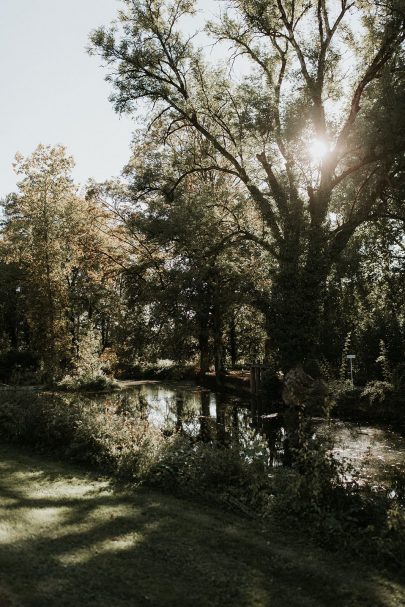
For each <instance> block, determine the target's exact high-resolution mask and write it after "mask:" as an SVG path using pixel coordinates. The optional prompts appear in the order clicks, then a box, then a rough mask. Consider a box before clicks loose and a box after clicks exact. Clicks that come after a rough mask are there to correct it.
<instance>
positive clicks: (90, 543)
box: [0, 446, 405, 607]
mask: <svg viewBox="0 0 405 607" xmlns="http://www.w3.org/2000/svg"><path fill="white" fill-rule="evenodd" d="M404 604H405V591H404V587H403V586H401V585H400V584H399V582H398V581H397V582H395V581H394V580H389V579H388V578H387V577H385V576H384V575H383V574H381V573H380V574H379V573H377V572H376V571H373V570H368V569H364V568H363V567H360V566H358V565H356V564H355V563H353V562H351V563H342V562H340V561H339V560H337V559H336V557H333V556H332V555H331V554H329V553H327V552H323V551H321V550H318V549H315V548H310V547H308V546H307V545H306V544H305V543H304V542H300V541H296V540H293V539H291V537H288V538H287V537H286V536H285V535H284V534H282V533H281V532H280V530H273V531H269V530H264V529H261V528H260V527H259V526H258V525H256V524H252V523H250V522H247V521H245V520H244V519H240V518H238V517H234V516H232V515H227V514H224V513H223V512H221V511H218V510H214V509H209V508H206V507H203V506H201V507H200V506H198V505H196V504H190V503H188V502H184V501H181V500H178V499H175V498H171V497H167V496H166V495H162V494H160V493H155V492H151V491H146V490H135V491H133V492H129V491H127V492H117V491H116V490H113V488H112V487H111V485H110V484H109V482H108V481H107V480H105V479H102V478H97V477H95V476H92V475H87V474H85V473H83V472H81V471H80V470H78V469H76V468H72V467H70V466H66V465H61V464H57V463H53V462H50V461H48V460H45V459H42V458H40V457H37V456H32V455H30V454H26V453H23V452H20V451H17V450H14V449H11V448H9V447H7V446H0V607H17V606H22V607H64V606H72V607H73V606H74V607H84V606H86V607H96V606H97V607H124V606H125V607H132V606H133V607H135V606H136V607H142V606H144V605H145V606H146V605H149V606H173V607H175V606H176V607H181V606H183V605H190V606H193V607H200V606H204V607H205V606H206V607H215V606H218V607H219V606H221V607H222V606H225V607H227V606H231V605H232V607H242V606H243V607H254V606H256V607H258V606H269V607H270V606H271V607H298V606H299V607H307V606H308V607H326V606H327V607H337V606H339V607H346V606H347V607H351V606H353V607H354V606H359V607H360V606H362V607H364V606H366V605H367V606H370V607H391V606H397V605H398V606H399V605H404Z"/></svg>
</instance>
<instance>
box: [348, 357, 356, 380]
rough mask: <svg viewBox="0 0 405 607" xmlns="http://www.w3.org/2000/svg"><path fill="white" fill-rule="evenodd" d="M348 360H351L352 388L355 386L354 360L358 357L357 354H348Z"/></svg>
mask: <svg viewBox="0 0 405 607" xmlns="http://www.w3.org/2000/svg"><path fill="white" fill-rule="evenodd" d="M347 358H348V359H349V360H350V379H351V382H352V386H353V385H354V384H353V360H354V359H355V358H356V355H355V354H348V355H347Z"/></svg>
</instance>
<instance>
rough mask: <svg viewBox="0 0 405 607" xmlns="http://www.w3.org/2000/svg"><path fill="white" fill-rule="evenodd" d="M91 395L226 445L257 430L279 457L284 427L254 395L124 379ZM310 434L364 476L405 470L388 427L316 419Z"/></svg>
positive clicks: (404, 448)
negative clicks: (116, 387)
mask: <svg viewBox="0 0 405 607" xmlns="http://www.w3.org/2000/svg"><path fill="white" fill-rule="evenodd" d="M92 398H95V399H97V400H100V401H102V400H103V399H108V400H109V401H110V402H111V400H116V401H117V404H120V405H124V406H125V405H126V406H128V407H129V408H134V409H136V410H137V412H138V413H140V414H141V415H142V416H144V418H145V419H148V421H149V422H150V423H152V424H154V425H156V426H157V427H159V428H160V429H161V430H162V431H163V432H165V433H167V434H171V433H173V432H176V431H177V432H178V431H182V432H185V433H187V434H189V435H191V436H194V437H196V438H200V439H201V440H206V441H209V440H219V441H221V442H222V443H225V444H226V443H230V442H231V441H233V440H241V439H244V438H246V437H247V436H248V435H249V434H250V435H251V433H252V432H258V433H260V434H262V435H263V437H265V439H266V441H267V442H268V445H269V448H270V451H271V453H272V458H273V463H274V465H277V464H279V463H280V462H281V460H282V452H283V439H284V430H283V427H282V425H281V423H280V421H279V420H278V418H277V417H276V416H275V415H274V414H272V413H271V412H268V411H266V410H265V409H264V407H263V404H260V402H258V401H257V400H253V399H252V400H250V399H248V398H244V397H236V396H229V395H224V394H220V393H216V392H213V391H211V390H208V389H206V388H202V387H200V386H196V385H195V384H193V383H185V382H181V383H161V382H126V383H123V390H122V391H121V392H119V393H116V394H113V395H108V396H107V395H106V396H97V397H92ZM313 433H314V435H319V436H322V437H323V438H325V440H326V439H328V438H330V439H332V441H333V445H334V446H333V452H334V453H335V455H336V456H337V457H338V458H339V459H341V460H345V461H348V462H350V463H351V464H352V466H353V469H354V471H355V473H356V476H357V475H359V477H360V478H361V479H363V480H367V481H371V482H373V481H374V480H375V481H376V482H383V481H384V480H385V479H388V478H389V477H390V476H391V475H392V472H393V470H397V471H398V472H403V473H405V436H403V435H401V434H400V433H399V432H396V431H395V430H393V429H391V428H388V427H378V426H368V425H367V426H366V425H364V424H363V425H358V424H356V423H353V422H343V421H340V420H332V421H330V422H329V423H328V422H325V421H324V420H320V419H319V420H314V425H313Z"/></svg>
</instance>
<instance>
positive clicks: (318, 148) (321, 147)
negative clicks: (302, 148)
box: [308, 139, 330, 164]
mask: <svg viewBox="0 0 405 607" xmlns="http://www.w3.org/2000/svg"><path fill="white" fill-rule="evenodd" d="M308 150H309V155H310V157H311V160H312V162H315V163H317V164H318V163H320V162H322V160H323V159H324V158H325V156H327V154H328V153H329V152H330V147H329V145H328V143H327V142H326V141H324V140H322V139H313V140H312V141H311V143H310V144H309V146H308Z"/></svg>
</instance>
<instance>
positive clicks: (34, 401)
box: [0, 392, 404, 559]
mask: <svg viewBox="0 0 405 607" xmlns="http://www.w3.org/2000/svg"><path fill="white" fill-rule="evenodd" d="M304 430H305V429H304V428H303V427H301V432H302V433H303V434H302V437H301V438H302V440H301V446H300V449H299V451H298V452H297V453H296V457H295V458H294V459H295V464H294V467H293V468H292V469H283V468H272V467H271V466H270V454H269V450H268V445H267V444H266V442H265V441H264V440H263V439H262V438H260V436H258V435H256V434H255V433H253V432H252V433H250V434H247V435H246V437H245V438H244V439H243V441H240V442H234V443H231V444H230V445H229V446H228V447H225V446H224V445H222V444H220V443H217V442H208V443H204V442H201V441H198V440H196V439H195V438H192V437H190V436H187V435H185V434H184V433H182V432H175V433H167V432H162V431H161V430H159V429H158V428H157V427H155V426H154V425H153V424H151V423H150V422H149V421H148V418H147V417H145V415H144V411H143V406H142V403H141V402H140V403H139V406H131V407H128V403H127V402H126V399H125V395H124V396H123V398H122V399H121V402H119V403H118V404H117V402H114V403H113V401H109V400H108V398H106V399H105V400H103V401H102V402H98V401H97V400H94V399H91V400H90V399H88V398H84V397H82V396H79V397H78V396H77V395H75V396H74V397H71V396H68V395H61V394H59V395H58V394H51V393H48V394H39V395H35V394H30V395H29V396H28V395H26V396H24V394H23V393H22V392H20V393H18V394H16V395H12V394H6V395H3V398H2V403H1V406H0V437H1V438H2V440H7V441H9V442H10V441H11V442H18V443H24V444H27V445H32V446H34V447H35V448H37V449H40V450H42V451H45V452H47V453H48V454H52V453H55V454H58V455H59V456H63V457H65V458H69V459H71V460H73V461H76V462H82V463H86V464H92V465H94V466H97V467H99V468H100V469H102V470H103V471H104V472H108V473H109V474H112V475H114V476H117V477H119V478H121V479H125V480H129V481H131V482H135V483H148V484H152V485H154V486H158V487H161V488H164V489H167V490H170V491H173V490H175V491H177V492H180V493H182V494H184V495H193V496H196V497H198V498H199V499H205V500H207V499H208V500H209V501H211V502H212V501H216V502H217V503H220V504H222V505H224V506H225V507H227V508H231V509H237V510H238V511H241V512H244V513H245V514H246V515H248V516H250V517H268V516H272V515H273V514H276V515H277V516H281V517H282V518H283V521H284V523H285V521H286V520H288V521H289V522H290V523H291V524H299V525H300V526H302V525H303V524H304V525H305V528H306V529H307V530H308V532H310V533H312V534H315V535H316V536H317V537H318V538H322V540H325V541H328V542H330V541H331V538H333V540H334V541H335V543H336V542H337V543H343V544H346V545H351V546H355V547H356V546H358V548H359V550H361V549H362V547H363V548H366V549H367V551H370V550H371V548H372V546H374V545H375V542H376V541H378V544H379V550H380V551H381V554H382V556H383V557H384V558H390V559H392V558H394V559H396V558H399V555H401V554H402V552H401V551H403V533H404V529H403V524H402V521H403V486H402V485H403V479H402V480H401V478H402V477H398V478H397V479H396V480H395V479H393V482H394V485H393V488H394V489H395V493H393V494H392V495H391V493H390V490H388V491H387V490H386V489H378V491H377V492H376V491H375V490H372V489H367V487H365V488H363V487H361V486H360V485H359V484H358V483H357V482H356V479H355V477H354V476H353V471H352V470H351V469H350V467H348V466H347V465H346V464H344V463H338V462H337V461H336V459H334V457H333V456H332V455H331V453H330V447H331V445H330V444H329V445H328V444H327V443H325V442H324V443H323V444H321V443H320V442H319V441H318V440H316V439H313V438H310V437H311V434H310V433H308V432H307V431H305V432H304ZM401 483H402V484H401ZM390 495H391V497H390ZM392 496H393V497H392Z"/></svg>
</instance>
